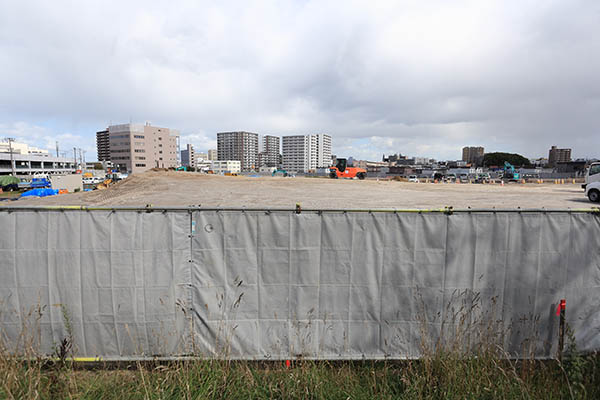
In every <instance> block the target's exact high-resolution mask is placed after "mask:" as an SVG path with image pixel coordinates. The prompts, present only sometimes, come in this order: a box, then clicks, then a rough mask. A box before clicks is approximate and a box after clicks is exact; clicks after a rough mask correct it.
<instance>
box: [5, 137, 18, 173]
mask: <svg viewBox="0 0 600 400" xmlns="http://www.w3.org/2000/svg"><path fill="white" fill-rule="evenodd" d="M6 140H7V141H8V152H9V153H10V169H11V170H12V174H13V176H17V174H16V172H15V162H14V160H13V151H12V142H14V141H15V138H11V137H7V138H6Z"/></svg>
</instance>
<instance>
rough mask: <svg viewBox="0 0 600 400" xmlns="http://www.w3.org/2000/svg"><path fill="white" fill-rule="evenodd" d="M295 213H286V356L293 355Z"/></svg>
mask: <svg viewBox="0 0 600 400" xmlns="http://www.w3.org/2000/svg"><path fill="white" fill-rule="evenodd" d="M295 215H296V214H292V213H289V214H288V265H287V267H288V285H287V286H288V298H287V304H288V309H287V331H288V333H287V342H288V346H287V347H288V349H287V352H288V357H290V358H291V357H293V353H292V315H291V314H292V221H293V219H292V218H294V216H295Z"/></svg>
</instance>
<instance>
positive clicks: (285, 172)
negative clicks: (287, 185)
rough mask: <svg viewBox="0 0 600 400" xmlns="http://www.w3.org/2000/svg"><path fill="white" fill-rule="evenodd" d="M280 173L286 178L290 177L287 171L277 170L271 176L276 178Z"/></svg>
mask: <svg viewBox="0 0 600 400" xmlns="http://www.w3.org/2000/svg"><path fill="white" fill-rule="evenodd" d="M278 173H281V174H282V175H283V176H284V177H286V176H288V172H287V171H286V170H285V169H279V168H278V169H275V170H273V173H272V174H271V176H275V175H277V174H278Z"/></svg>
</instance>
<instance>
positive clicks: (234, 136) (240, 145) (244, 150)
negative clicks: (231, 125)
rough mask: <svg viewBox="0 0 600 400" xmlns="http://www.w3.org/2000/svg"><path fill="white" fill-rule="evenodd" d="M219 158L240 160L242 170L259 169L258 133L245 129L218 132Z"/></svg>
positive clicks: (222, 159)
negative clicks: (245, 130)
mask: <svg viewBox="0 0 600 400" xmlns="http://www.w3.org/2000/svg"><path fill="white" fill-rule="evenodd" d="M217 158H218V160H220V161H228V160H237V161H240V163H241V169H242V171H252V170H255V169H257V168H258V134H257V133H252V132H243V131H242V132H221V133H217Z"/></svg>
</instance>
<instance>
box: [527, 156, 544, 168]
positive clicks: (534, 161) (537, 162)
mask: <svg viewBox="0 0 600 400" xmlns="http://www.w3.org/2000/svg"><path fill="white" fill-rule="evenodd" d="M529 162H530V163H531V165H533V166H535V167H545V166H546V165H548V159H547V158H543V157H541V158H530V159H529Z"/></svg>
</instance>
